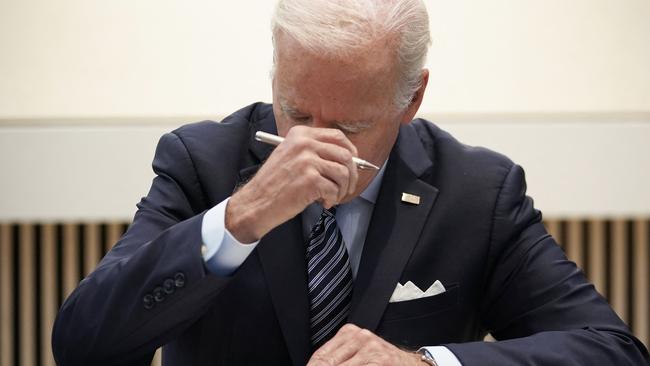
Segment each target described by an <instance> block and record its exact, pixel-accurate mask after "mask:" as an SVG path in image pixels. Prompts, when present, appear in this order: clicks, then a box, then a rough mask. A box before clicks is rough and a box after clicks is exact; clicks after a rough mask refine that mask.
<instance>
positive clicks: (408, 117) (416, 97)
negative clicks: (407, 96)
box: [400, 69, 429, 124]
mask: <svg viewBox="0 0 650 366" xmlns="http://www.w3.org/2000/svg"><path fill="white" fill-rule="evenodd" d="M428 83H429V70H428V69H422V85H420V88H419V89H418V90H417V91H416V92H415V94H413V98H412V99H411V103H410V104H409V105H408V107H406V109H405V110H404V112H403V114H402V119H401V121H400V122H401V123H402V124H407V123H409V122H411V121H412V120H413V117H415V114H416V113H417V112H418V109H420V105H421V104H422V100H423V99H424V91H425V90H426V89H427V84H428Z"/></svg>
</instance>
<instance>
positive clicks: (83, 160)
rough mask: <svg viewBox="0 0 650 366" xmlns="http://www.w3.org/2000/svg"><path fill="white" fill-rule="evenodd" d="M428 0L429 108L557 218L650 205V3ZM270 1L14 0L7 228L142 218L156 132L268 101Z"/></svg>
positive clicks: (6, 65)
mask: <svg viewBox="0 0 650 366" xmlns="http://www.w3.org/2000/svg"><path fill="white" fill-rule="evenodd" d="M426 3H427V6H428V8H429V12H430V15H431V24H432V32H433V37H434V44H433V47H432V49H431V53H430V57H429V63H428V64H429V68H430V69H431V81H430V86H429V89H428V93H427V95H426V99H425V102H424V104H423V107H422V113H421V114H422V116H425V117H427V118H430V119H432V120H434V121H438V122H442V124H443V127H445V128H447V129H449V130H450V131H452V132H454V133H455V134H457V135H458V136H459V137H460V138H461V139H462V140H464V141H466V142H468V143H470V144H476V145H484V146H488V147H491V148H493V149H496V150H499V151H502V152H504V153H506V154H508V155H509V156H511V157H513V159H515V160H516V161H517V162H519V163H521V164H522V165H524V167H525V168H526V170H527V173H528V178H529V187H530V192H531V194H532V195H533V196H534V197H535V199H536V203H537V205H538V207H540V208H542V209H543V210H544V211H545V212H546V213H547V214H549V215H555V216H557V215H596V216H603V215H639V214H643V215H649V214H650V193H649V192H648V189H647V187H650V169H648V167H650V148H649V146H650V67H648V65H650V21H648V19H650V2H648V1H647V0H573V1H566V0H529V1H515V0H493V1H469V0H464V1H461V0H455V1H442V0H435V1H434V0H430V1H426ZM272 5H273V2H272V1H259V0H258V1H243V0H242V1H237V2H234V1H233V2H219V1H207V0H195V1H190V2H187V1H178V0H163V1H161V0H156V1H154V0H139V1H126V0H111V1H96V0H59V1H45V0H0V171H1V172H2V173H1V175H2V179H0V221H1V220H10V219H31V218H46V219H61V218H63V219H74V218H79V219H82V218H129V217H130V216H131V215H132V213H133V210H134V205H135V203H136V202H137V200H138V199H139V197H140V196H142V195H144V194H145V193H146V190H147V187H148V184H149V182H150V179H151V172H150V168H149V165H150V161H151V157H152V155H153V149H154V146H155V143H156V141H157V139H158V137H159V136H160V134H162V133H163V132H164V131H168V130H170V129H172V128H173V127H174V126H176V125H178V124H181V123H184V122H189V121H194V120H197V119H200V118H212V119H219V118H221V117H223V116H225V115H227V114H229V113H230V112H232V111H233V110H235V109H237V108H239V107H241V106H243V105H245V104H248V103H250V102H252V101H257V100H264V101H268V100H270V87H269V79H268V72H269V68H270V65H271V45H270V31H269V16H270V13H271V10H272Z"/></svg>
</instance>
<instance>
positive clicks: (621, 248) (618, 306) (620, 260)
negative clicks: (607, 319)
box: [609, 220, 629, 323]
mask: <svg viewBox="0 0 650 366" xmlns="http://www.w3.org/2000/svg"><path fill="white" fill-rule="evenodd" d="M626 226H627V225H626V222H625V221H623V220H616V221H614V222H613V225H612V244H611V247H610V248H611V250H610V258H611V285H610V293H609V302H610V304H612V307H613V308H614V311H616V313H617V314H618V316H620V317H621V319H623V321H624V322H626V323H627V322H628V321H629V317H628V312H627V301H628V292H627V282H628V278H627V267H628V263H627V233H626Z"/></svg>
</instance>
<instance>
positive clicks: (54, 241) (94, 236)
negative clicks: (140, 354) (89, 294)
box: [0, 218, 650, 366]
mask: <svg viewBox="0 0 650 366" xmlns="http://www.w3.org/2000/svg"><path fill="white" fill-rule="evenodd" d="M545 224H546V226H547V229H548V231H549V232H550V233H551V234H552V235H553V236H554V237H555V238H556V240H557V241H558V243H559V244H560V246H561V247H562V248H563V249H564V250H565V252H566V253H567V256H568V257H569V258H570V259H572V260H574V261H575V262H576V263H577V264H578V265H579V266H580V267H582V268H583V269H585V272H586V275H587V277H588V278H589V279H590V281H592V282H593V283H594V285H595V286H596V289H597V290H598V291H599V292H600V293H601V294H603V295H604V296H605V297H607V298H608V300H609V301H610V303H611V304H612V307H613V308H614V309H615V310H616V311H617V312H618V314H619V316H621V318H622V319H624V320H625V321H626V322H628V323H629V324H630V326H631V328H632V330H633V332H634V333H635V334H636V335H637V337H638V338H639V339H641V341H642V342H644V343H645V344H646V345H648V344H649V343H650V269H649V265H648V262H649V261H650V233H649V231H650V220H649V219H648V218H639V219H616V220H603V219H594V220H582V219H570V220H564V219H553V220H546V222H545ZM125 228H126V224H125V223H122V222H109V223H80V224H77V223H64V224H37V223H36V224H24V223H23V224H3V223H0V265H1V267H0V337H1V340H0V366H55V364H54V361H53V358H52V351H51V346H50V337H51V331H52V324H53V322H54V318H55V316H56V311H57V309H58V307H59V306H60V300H62V299H64V298H65V297H66V296H67V295H68V294H69V293H70V292H71V291H72V290H73V289H74V288H75V287H76V286H77V285H78V283H79V281H80V280H81V277H82V276H85V275H87V274H88V273H90V272H91V271H92V270H93V269H94V268H95V267H96V265H97V263H98V262H99V260H100V259H101V257H102V256H103V255H104V253H105V251H107V250H109V249H110V248H111V247H112V245H113V244H114V243H115V242H117V241H118V239H119V238H120V236H121V235H122V233H123V231H124V229H125ZM16 258H17V259H18V260H19V262H18V263H16V262H15V259H16ZM15 284H18V286H19V288H16V287H15ZM16 306H18V307H16ZM16 322H17V323H16ZM39 347H40V348H39ZM152 365H153V366H160V365H161V352H160V350H158V351H157V352H156V354H155V355H154V358H153V360H152Z"/></svg>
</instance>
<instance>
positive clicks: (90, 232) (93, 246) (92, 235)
mask: <svg viewBox="0 0 650 366" xmlns="http://www.w3.org/2000/svg"><path fill="white" fill-rule="evenodd" d="M84 226H85V228H86V231H85V232H84V243H85V247H84V249H85V250H84V276H88V275H89V274H90V272H92V271H93V270H94V269H95V267H96V266H97V263H99V260H100V259H101V256H102V254H103V253H102V248H101V245H102V241H101V238H100V230H99V224H97V223H89V224H86V225H84Z"/></svg>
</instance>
